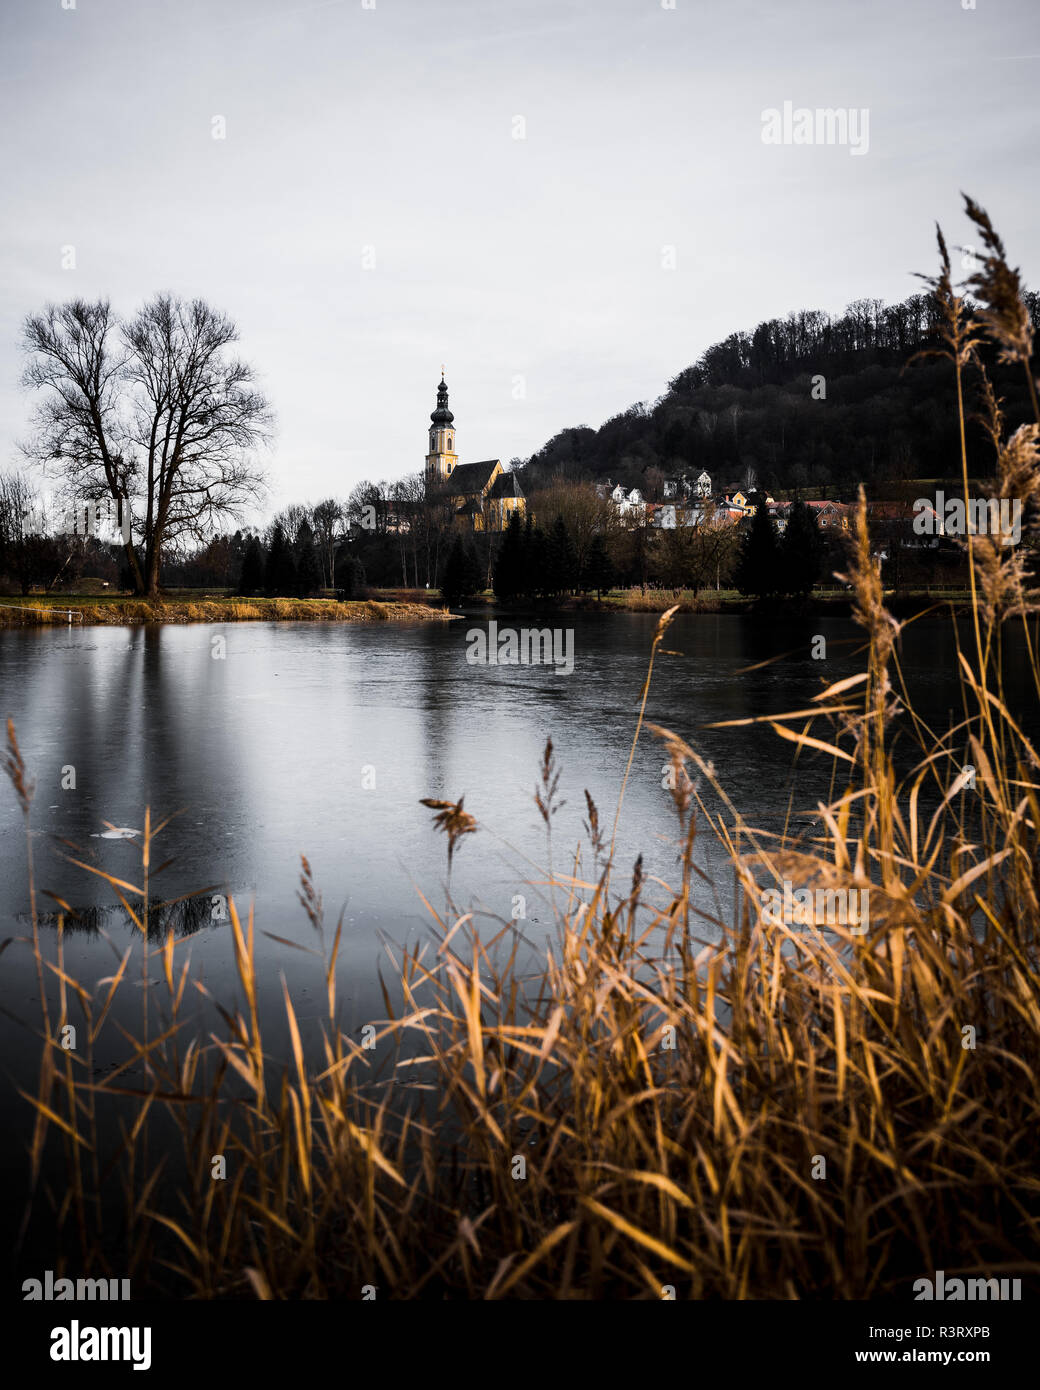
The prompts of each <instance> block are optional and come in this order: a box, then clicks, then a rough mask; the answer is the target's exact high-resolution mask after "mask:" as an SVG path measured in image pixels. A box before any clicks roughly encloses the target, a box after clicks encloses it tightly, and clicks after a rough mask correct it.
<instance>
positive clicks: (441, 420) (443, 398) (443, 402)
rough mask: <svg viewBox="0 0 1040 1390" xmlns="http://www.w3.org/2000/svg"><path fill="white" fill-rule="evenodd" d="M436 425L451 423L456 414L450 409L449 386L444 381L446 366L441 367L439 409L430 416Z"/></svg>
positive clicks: (438, 390)
mask: <svg viewBox="0 0 1040 1390" xmlns="http://www.w3.org/2000/svg"><path fill="white" fill-rule="evenodd" d="M430 419H431V420H432V421H433V423H434V424H435V425H450V424H451V423H452V421H453V420H454V419H455V416H454V415H453V414H452V413H451V411H450V410H449V409H448V388H447V386H446V385H445V382H444V368H443V367H442V368H441V384H440V385H439V386H438V387H437V409H436V410H435V411H434V412H433V414H432V415H431V416H430Z"/></svg>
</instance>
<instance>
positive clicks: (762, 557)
mask: <svg viewBox="0 0 1040 1390" xmlns="http://www.w3.org/2000/svg"><path fill="white" fill-rule="evenodd" d="M733 582H734V583H735V584H736V586H737V588H738V590H739V591H740V592H741V593H742V594H747V595H753V596H754V597H755V598H767V597H768V596H769V595H771V594H774V593H776V592H777V589H778V587H780V547H779V545H778V544H777V539H776V528H775V527H774V525H773V520H772V517H771V516H770V515H769V512H768V511H767V510H766V508H765V507H764V506H761V507H757V508H756V509H755V514H754V516H753V517H752V518H751V525H750V526H749V527H748V528H747V530H746V531H745V532H744V537H743V539H742V540H741V543H740V555H739V557H738V559H737V569H736V573H735V575H734V577H733Z"/></svg>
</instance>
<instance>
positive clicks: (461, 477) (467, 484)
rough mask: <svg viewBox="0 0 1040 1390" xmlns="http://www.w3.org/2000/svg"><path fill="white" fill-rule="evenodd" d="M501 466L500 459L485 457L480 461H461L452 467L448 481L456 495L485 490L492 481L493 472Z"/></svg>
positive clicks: (461, 495) (460, 495) (462, 495)
mask: <svg viewBox="0 0 1040 1390" xmlns="http://www.w3.org/2000/svg"><path fill="white" fill-rule="evenodd" d="M499 466H500V460H499V459H483V460H482V461H481V462H480V463H460V464H459V465H458V467H456V468H454V469H452V471H451V474H450V475H449V477H448V479H447V483H448V485H449V486H450V488H451V491H452V492H453V493H454V495H455V496H456V497H465V496H466V494H467V493H470V492H483V491H484V489H485V488H486V487H487V485H488V483H489V482H490V481H491V475H492V473H493V472H494V471H495V469H496V468H498V467H499Z"/></svg>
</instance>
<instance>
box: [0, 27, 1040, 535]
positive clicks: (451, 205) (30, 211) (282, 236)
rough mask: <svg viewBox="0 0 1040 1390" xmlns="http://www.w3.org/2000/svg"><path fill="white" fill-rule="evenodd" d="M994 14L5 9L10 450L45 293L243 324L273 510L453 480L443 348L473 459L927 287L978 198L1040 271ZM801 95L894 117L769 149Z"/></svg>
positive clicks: (1019, 83) (1025, 265)
mask: <svg viewBox="0 0 1040 1390" xmlns="http://www.w3.org/2000/svg"><path fill="white" fill-rule="evenodd" d="M665 2H666V3H668V4H670V3H671V2H672V0H665ZM964 2H965V0H869V3H868V2H867V0H784V3H777V0H710V2H709V0H674V9H671V8H668V9H666V8H663V6H662V3H661V0H436V3H434V0H374V6H373V7H370V8H366V7H364V5H368V6H372V0H364V5H363V0H314V2H313V3H307V0H75V8H74V9H64V8H63V6H62V0H3V5H2V11H0V104H2V109H3V121H4V140H3V155H2V160H3V167H2V170H0V173H2V184H0V189H2V197H0V228H2V255H0V435H2V437H0V463H3V464H9V463H12V462H14V461H15V459H16V448H15V441H17V439H19V438H20V437H23V436H24V434H25V431H26V425H27V420H28V416H29V411H30V407H31V398H30V397H28V396H27V395H26V394H25V392H24V391H23V390H22V388H21V387H20V386H19V377H20V373H21V361H20V355H19V350H18V337H19V326H20V323H21V321H22V319H23V317H24V315H25V314H26V313H27V312H29V311H30V310H33V309H37V308H39V307H40V306H42V305H43V304H44V303H45V302H47V301H48V300H62V299H67V298H71V297H73V296H85V297H97V296H102V295H104V296H109V297H110V298H111V299H112V301H113V303H114V304H115V305H116V306H117V307H118V308H119V309H121V310H123V311H131V310H133V309H134V308H135V307H136V306H137V305H138V304H139V303H140V302H141V300H142V299H144V298H145V297H146V296H148V295H149V294H151V293H152V292H154V291H156V290H159V289H169V290H173V291H176V292H178V293H181V294H184V295H202V296H204V297H205V298H207V299H208V300H210V301H211V302H212V303H214V304H215V305H217V306H219V307H220V308H222V309H224V310H225V311H226V312H228V313H229V314H230V315H231V316H232V317H233V318H234V319H235V320H236V321H237V322H238V324H239V326H240V329H241V335H242V351H243V352H244V354H245V355H246V356H247V357H248V358H249V359H250V360H251V361H252V362H253V363H254V364H255V366H256V367H257V369H258V371H259V373H260V376H261V379H262V382H263V384H264V386H265V388H266V390H267V392H268V394H269V396H270V398H271V401H272V403H273V405H274V408H275V410H276V413H277V417H278V435H277V443H276V446H275V449H274V451H273V452H272V453H271V454H270V456H269V457H268V459H267V460H266V467H267V469H268V473H269V477H270V481H271V485H272V491H271V496H270V502H269V507H268V508H267V510H268V511H270V510H271V509H273V508H274V507H276V506H281V505H283V504H284V503H286V502H287V501H290V500H297V501H305V500H317V499H318V498H319V497H321V496H324V495H328V494H334V495H346V493H347V492H349V490H350V488H351V487H352V486H353V485H354V484H355V483H356V482H357V481H359V480H360V479H361V478H365V477H372V478H380V477H385V478H393V477H397V476H400V475H401V474H403V473H407V472H412V471H414V470H415V469H417V468H419V467H421V466H422V461H423V456H424V454H425V451H426V430H427V426H428V423H429V414H430V411H431V410H432V409H433V407H434V403H435V391H436V383H437V380H438V377H439V372H440V364H441V362H444V363H445V364H446V367H447V380H448V385H449V387H450V390H451V406H452V409H453V410H454V412H455V417H456V426H457V431H458V435H457V447H458V450H459V454H460V457H461V459H462V460H463V462H466V461H469V460H476V459H484V458H501V459H503V460H504V461H507V462H508V460H509V459H510V458H512V457H513V456H519V457H527V456H528V455H529V454H530V453H532V452H533V451H534V450H536V449H537V448H539V447H540V446H541V445H542V444H543V443H544V442H545V441H546V440H547V439H549V438H551V436H552V435H553V434H555V433H556V432H557V431H558V430H560V429H563V428H564V427H566V426H568V425H576V424H588V425H593V426H595V425H598V424H600V423H601V422H602V421H603V420H604V419H606V418H607V417H608V416H610V415H613V414H616V413H617V412H618V411H619V410H622V409H624V408H625V407H626V406H628V405H630V404H631V403H632V402H634V401H639V400H648V401H652V400H654V399H655V398H656V397H657V396H659V395H660V394H661V393H662V391H663V390H664V389H665V387H666V384H667V381H668V379H669V378H670V377H672V376H674V375H675V374H676V373H677V372H678V371H679V370H680V369H681V368H683V367H684V366H687V365H688V364H689V363H690V362H692V361H693V360H694V359H695V358H696V357H697V356H698V354H699V353H700V352H701V351H702V350H703V349H704V348H705V347H707V346H708V345H709V344H710V343H712V342H714V341H716V340H717V339H719V338H722V337H725V336H726V334H728V333H730V332H732V331H734V330H735V329H739V328H749V327H753V326H754V325H755V324H756V323H757V322H758V321H759V320H761V319H763V318H768V317H771V316H774V315H779V314H784V313H786V312H788V311H789V310H791V309H798V308H810V307H811V308H822V309H827V310H830V311H836V310H840V309H841V308H842V307H844V305H845V304H846V303H847V302H848V301H849V300H850V299H854V298H858V297H861V296H872V297H873V296H877V297H880V298H883V299H885V300H889V301H892V300H896V299H900V298H903V297H904V296H905V295H907V294H908V293H911V292H913V291H915V290H916V289H917V288H919V286H918V284H917V282H915V281H914V280H913V279H912V277H911V272H913V271H914V270H926V271H931V270H932V269H933V266H934V260H935V256H934V222H935V220H936V219H938V220H940V221H941V222H942V223H943V225H944V227H945V229H946V231H947V234H948V238H949V239H950V240H952V241H953V242H955V243H960V242H963V241H965V240H969V239H970V235H969V231H968V224H966V223H965V221H964V219H963V217H962V216H961V214H960V210H959V209H960V202H959V198H958V191H959V190H960V189H964V190H965V191H967V192H970V193H971V194H972V195H973V196H974V197H975V198H977V199H978V200H979V201H980V202H981V203H982V204H983V205H984V206H985V207H986V208H987V209H988V210H989V212H990V213H991V215H992V216H993V218H994V221H995V222H996V224H997V226H998V228H999V229H1000V231H1001V233H1002V235H1003V236H1004V240H1005V242H1006V244H1007V246H1008V249H1009V253H1010V256H1011V258H1012V260H1013V262H1016V263H1018V264H1020V265H1021V267H1022V269H1023V272H1024V274H1025V277H1026V279H1027V281H1028V282H1029V283H1030V284H1031V285H1034V286H1036V285H1038V284H1040V265H1038V260H1040V250H1038V248H1037V241H1036V231H1037V225H1038V218H1037V177H1036V175H1037V140H1038V132H1040V121H1038V104H1040V102H1038V96H1037V92H1038V81H1037V79H1038V75H1040V4H1038V3H1037V0H977V9H975V10H970V9H969V10H965V9H964V8H963V3H964ZM64 3H65V4H71V3H72V0H64ZM785 101H790V102H792V103H793V106H794V107H809V108H816V107H831V108H843V109H846V110H849V109H852V110H855V111H857V112H859V111H861V110H862V109H864V108H866V110H867V111H868V112H869V126H868V131H869V144H868V146H867V148H866V152H865V153H863V154H861V155H856V154H853V153H852V152H851V150H850V148H849V147H848V146H845V147H842V146H837V145H832V146H820V145H776V144H766V143H764V142H763V111H765V110H767V109H768V108H776V109H778V110H780V109H782V108H783V104H784V102H785ZM215 117H223V119H224V121H225V122H226V138H225V139H223V140H217V139H214V138H213V130H214V118H215ZM518 117H520V118H522V121H523V127H522V128H521V125H520V123H519V122H518V121H517V118H518ZM521 129H522V133H523V134H524V136H525V138H523V139H517V138H515V136H516V135H517V134H518V133H521ZM67 246H72V247H74V248H75V261H76V265H75V269H73V270H63V269H62V248H63V247H67ZM366 248H368V250H366ZM665 248H674V250H673V251H670V252H669V251H666V250H665ZM373 257H374V265H369V266H367V267H366V264H365V262H366V259H367V260H368V261H369V262H371V261H372V259H373ZM673 262H674V269H669V268H668V266H669V265H670V264H672V263H673Z"/></svg>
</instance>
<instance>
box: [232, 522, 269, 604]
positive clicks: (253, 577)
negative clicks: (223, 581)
mask: <svg viewBox="0 0 1040 1390" xmlns="http://www.w3.org/2000/svg"><path fill="white" fill-rule="evenodd" d="M263 587H264V553H263V551H262V550H261V549H260V542H259V541H258V540H257V538H256V537H255V536H250V538H249V543H248V545H247V546H246V553H245V555H244V556H243V557H242V573H241V575H240V576H239V581H238V592H239V593H240V594H247V595H248V594H255V593H256V592H257V590H258V589H262V588H263Z"/></svg>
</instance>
